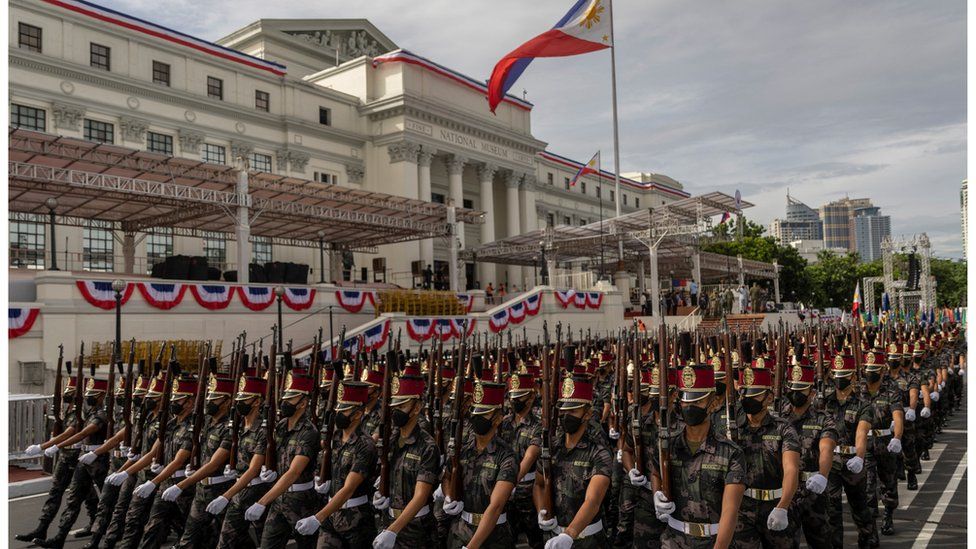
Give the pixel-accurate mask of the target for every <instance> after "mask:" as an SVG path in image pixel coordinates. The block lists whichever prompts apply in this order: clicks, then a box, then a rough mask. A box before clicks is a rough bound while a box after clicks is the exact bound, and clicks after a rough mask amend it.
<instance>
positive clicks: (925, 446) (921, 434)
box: [915, 410, 935, 454]
mask: <svg viewBox="0 0 976 549" xmlns="http://www.w3.org/2000/svg"><path fill="white" fill-rule="evenodd" d="M915 423H916V424H917V425H916V426H915V427H916V429H917V431H918V438H917V439H916V443H917V444H916V448H917V449H918V452H919V454H921V453H922V452H925V451H927V450H930V449H932V443H933V439H934V438H935V413H934V410H933V414H932V417H929V418H924V417H922V416H921V415H919V416H918V419H917V420H915Z"/></svg>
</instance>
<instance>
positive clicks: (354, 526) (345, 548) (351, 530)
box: [317, 503, 376, 549]
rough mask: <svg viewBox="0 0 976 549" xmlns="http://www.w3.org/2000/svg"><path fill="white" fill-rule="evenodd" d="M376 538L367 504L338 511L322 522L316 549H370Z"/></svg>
mask: <svg viewBox="0 0 976 549" xmlns="http://www.w3.org/2000/svg"><path fill="white" fill-rule="evenodd" d="M375 538H376V519H375V518H374V516H373V506H372V505H370V504H369V503H364V504H363V505H360V506H357V507H353V508H349V509H340V510H339V511H336V512H335V513H333V515H332V516H330V517H329V518H327V519H325V520H324V521H323V522H322V528H321V529H320V530H319V541H318V545H317V547H318V549H370V548H371V547H372V546H373V540H374V539H375Z"/></svg>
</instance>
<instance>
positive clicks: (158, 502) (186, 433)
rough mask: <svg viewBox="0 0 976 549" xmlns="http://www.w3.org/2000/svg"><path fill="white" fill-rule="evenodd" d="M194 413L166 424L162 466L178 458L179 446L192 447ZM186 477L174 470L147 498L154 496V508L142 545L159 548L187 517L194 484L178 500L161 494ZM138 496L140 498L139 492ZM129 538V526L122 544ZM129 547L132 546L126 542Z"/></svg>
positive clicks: (188, 449) (183, 448)
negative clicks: (174, 528)
mask: <svg viewBox="0 0 976 549" xmlns="http://www.w3.org/2000/svg"><path fill="white" fill-rule="evenodd" d="M192 417H193V416H192V414H190V415H187V416H186V418H184V419H183V421H179V420H177V419H175V418H174V419H172V420H171V421H170V422H169V424H168V425H167V427H166V443H165V444H164V446H163V459H162V461H161V462H160V463H162V464H163V467H165V466H166V465H167V464H169V463H171V462H172V461H173V460H174V459H176V454H177V452H179V451H180V450H186V451H187V452H189V451H190V450H192V449H193V420H192ZM177 473H179V471H177ZM184 477H185V475H183V476H180V477H179V478H177V477H176V475H175V474H174V475H173V476H171V477H169V478H168V479H166V480H165V481H163V483H162V484H160V485H159V486H158V487H156V491H155V492H153V494H152V495H151V496H150V497H148V498H145V499H151V500H152V509H151V510H150V511H149V520H148V521H147V522H146V528H145V532H144V533H143V534H142V541H141V542H140V543H139V547H140V549H142V548H144V547H149V548H159V547H160V546H162V545H163V542H165V541H166V537H167V536H168V535H169V529H170V525H171V524H182V523H183V521H184V520H185V517H186V516H187V513H188V512H189V510H190V504H191V503H192V502H193V494H194V492H195V490H194V489H193V488H189V489H186V490H183V493H182V494H180V497H178V498H176V501H163V498H162V495H163V492H164V491H166V489H167V488H169V487H170V486H173V485H175V484H176V483H177V482H179V481H180V480H181V479H182V478H184ZM135 499H141V498H139V497H138V496H137V497H136V498H135ZM126 539H129V536H128V529H126V538H125V539H123V540H122V542H123V545H125V541H126ZM127 547H131V546H130V545H127Z"/></svg>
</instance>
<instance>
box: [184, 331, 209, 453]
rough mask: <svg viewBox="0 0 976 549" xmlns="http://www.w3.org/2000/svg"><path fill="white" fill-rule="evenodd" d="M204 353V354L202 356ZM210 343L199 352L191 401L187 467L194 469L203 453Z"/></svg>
mask: <svg viewBox="0 0 976 549" xmlns="http://www.w3.org/2000/svg"><path fill="white" fill-rule="evenodd" d="M204 354H206V356H204ZM209 355H210V344H209V343H207V350H206V352H205V353H204V352H201V354H200V361H199V364H198V367H197V395H196V399H195V400H194V402H193V432H192V438H193V446H192V447H191V448H190V462H189V463H188V464H187V468H188V469H189V470H191V471H196V470H197V469H199V468H200V460H201V459H202V458H201V454H202V453H203V448H202V445H203V441H202V440H201V436H202V435H203V418H204V411H205V410H204V408H205V404H206V402H207V388H208V386H209V384H210V380H209V377H210V359H209Z"/></svg>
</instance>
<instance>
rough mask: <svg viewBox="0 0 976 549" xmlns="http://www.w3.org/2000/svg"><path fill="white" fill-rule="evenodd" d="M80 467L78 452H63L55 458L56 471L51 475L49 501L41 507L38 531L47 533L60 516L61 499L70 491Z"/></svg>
mask: <svg viewBox="0 0 976 549" xmlns="http://www.w3.org/2000/svg"><path fill="white" fill-rule="evenodd" d="M77 465H78V452H77V451H76V450H61V452H59V453H58V455H57V456H56V457H55V458H54V471H52V474H51V489H50V490H48V492H47V499H46V500H45V501H44V506H43V507H41V516H40V517H39V518H38V520H37V529H38V530H44V531H46V530H47V528H48V526H50V525H51V523H52V522H54V517H56V516H58V509H60V508H61V498H63V497H64V493H65V492H67V491H68V486H70V485H71V477H72V476H74V474H75V467H76V466H77Z"/></svg>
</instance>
